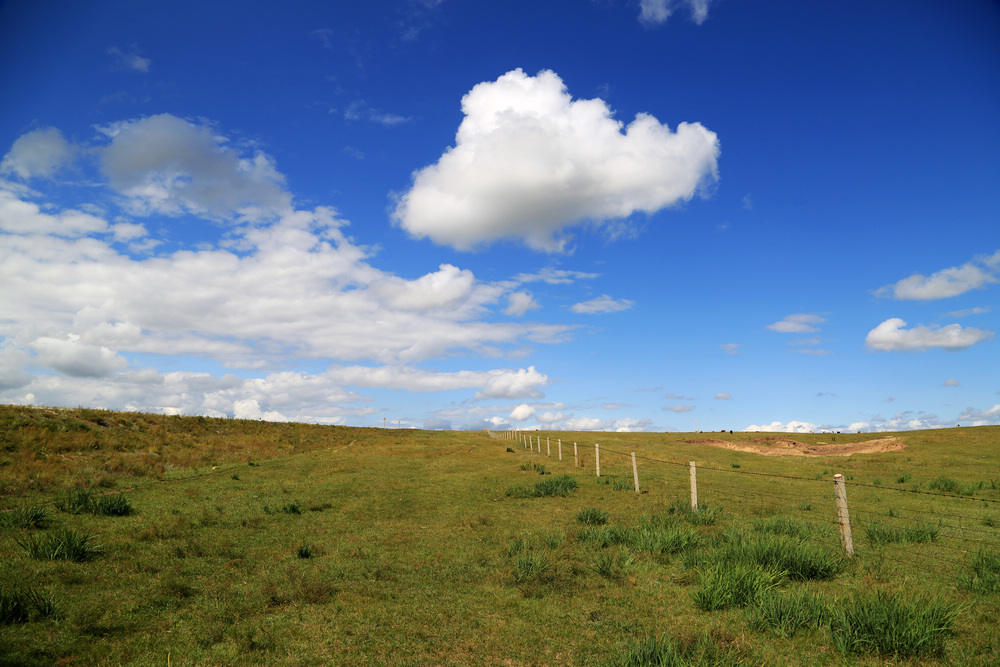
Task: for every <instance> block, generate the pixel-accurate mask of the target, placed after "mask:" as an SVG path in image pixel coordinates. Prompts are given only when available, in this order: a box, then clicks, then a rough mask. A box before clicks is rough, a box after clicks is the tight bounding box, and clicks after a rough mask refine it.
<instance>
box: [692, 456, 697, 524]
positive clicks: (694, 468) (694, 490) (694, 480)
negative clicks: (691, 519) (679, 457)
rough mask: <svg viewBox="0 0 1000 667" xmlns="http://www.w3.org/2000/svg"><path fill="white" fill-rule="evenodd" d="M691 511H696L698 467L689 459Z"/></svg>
mask: <svg viewBox="0 0 1000 667" xmlns="http://www.w3.org/2000/svg"><path fill="white" fill-rule="evenodd" d="M691 511H692V512H697V511H698V467H697V465H696V464H695V462H694V461H691Z"/></svg>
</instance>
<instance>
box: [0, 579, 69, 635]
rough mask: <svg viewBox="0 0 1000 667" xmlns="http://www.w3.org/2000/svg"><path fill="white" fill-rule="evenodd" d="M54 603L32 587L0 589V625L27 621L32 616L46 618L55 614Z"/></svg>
mask: <svg viewBox="0 0 1000 667" xmlns="http://www.w3.org/2000/svg"><path fill="white" fill-rule="evenodd" d="M55 611H56V605H55V602H54V601H53V600H52V598H51V597H49V596H47V595H43V594H42V593H40V592H38V591H37V590H35V589H33V588H28V589H24V590H22V589H20V588H18V587H16V586H15V587H14V588H11V589H10V590H3V591H0V625H13V624H15V623H27V622H28V621H29V620H31V618H32V617H34V618H36V619H42V618H48V617H49V616H52V615H54V614H55Z"/></svg>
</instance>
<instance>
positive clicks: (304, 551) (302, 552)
mask: <svg viewBox="0 0 1000 667" xmlns="http://www.w3.org/2000/svg"><path fill="white" fill-rule="evenodd" d="M314 555H315V554H314V553H313V546H312V545H311V544H300V545H299V549H298V556H299V558H312V557H313V556H314Z"/></svg>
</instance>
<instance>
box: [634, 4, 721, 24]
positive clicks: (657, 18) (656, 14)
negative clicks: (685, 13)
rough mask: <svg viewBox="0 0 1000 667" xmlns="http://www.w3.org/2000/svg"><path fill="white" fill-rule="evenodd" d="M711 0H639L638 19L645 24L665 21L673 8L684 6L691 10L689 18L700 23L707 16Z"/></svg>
mask: <svg viewBox="0 0 1000 667" xmlns="http://www.w3.org/2000/svg"><path fill="white" fill-rule="evenodd" d="M711 2H712V0H639V21H640V22H642V23H645V24H647V25H661V24H663V23H666V21H667V19H668V18H670V15H671V14H673V13H674V10H675V9H677V8H678V7H680V6H686V7H687V8H688V9H689V10H690V12H691V20H692V21H694V22H695V23H697V24H698V25H701V24H702V23H704V22H705V19H707V18H708V6H709V5H710V4H711Z"/></svg>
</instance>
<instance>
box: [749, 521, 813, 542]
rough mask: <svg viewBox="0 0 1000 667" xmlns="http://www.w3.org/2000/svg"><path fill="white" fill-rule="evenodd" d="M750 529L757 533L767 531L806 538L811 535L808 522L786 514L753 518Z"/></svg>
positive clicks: (811, 529) (810, 527) (773, 533)
mask: <svg viewBox="0 0 1000 667" xmlns="http://www.w3.org/2000/svg"><path fill="white" fill-rule="evenodd" d="M750 526H751V529H752V530H753V531H754V532H758V533H768V534H771V535H787V536H789V537H798V538H801V539H808V538H810V537H812V535H813V528H812V526H810V525H809V524H807V523H805V522H802V521H796V520H795V519H792V518H790V517H787V516H772V517H767V518H766V519H754V520H753V521H752V522H751V524H750Z"/></svg>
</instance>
